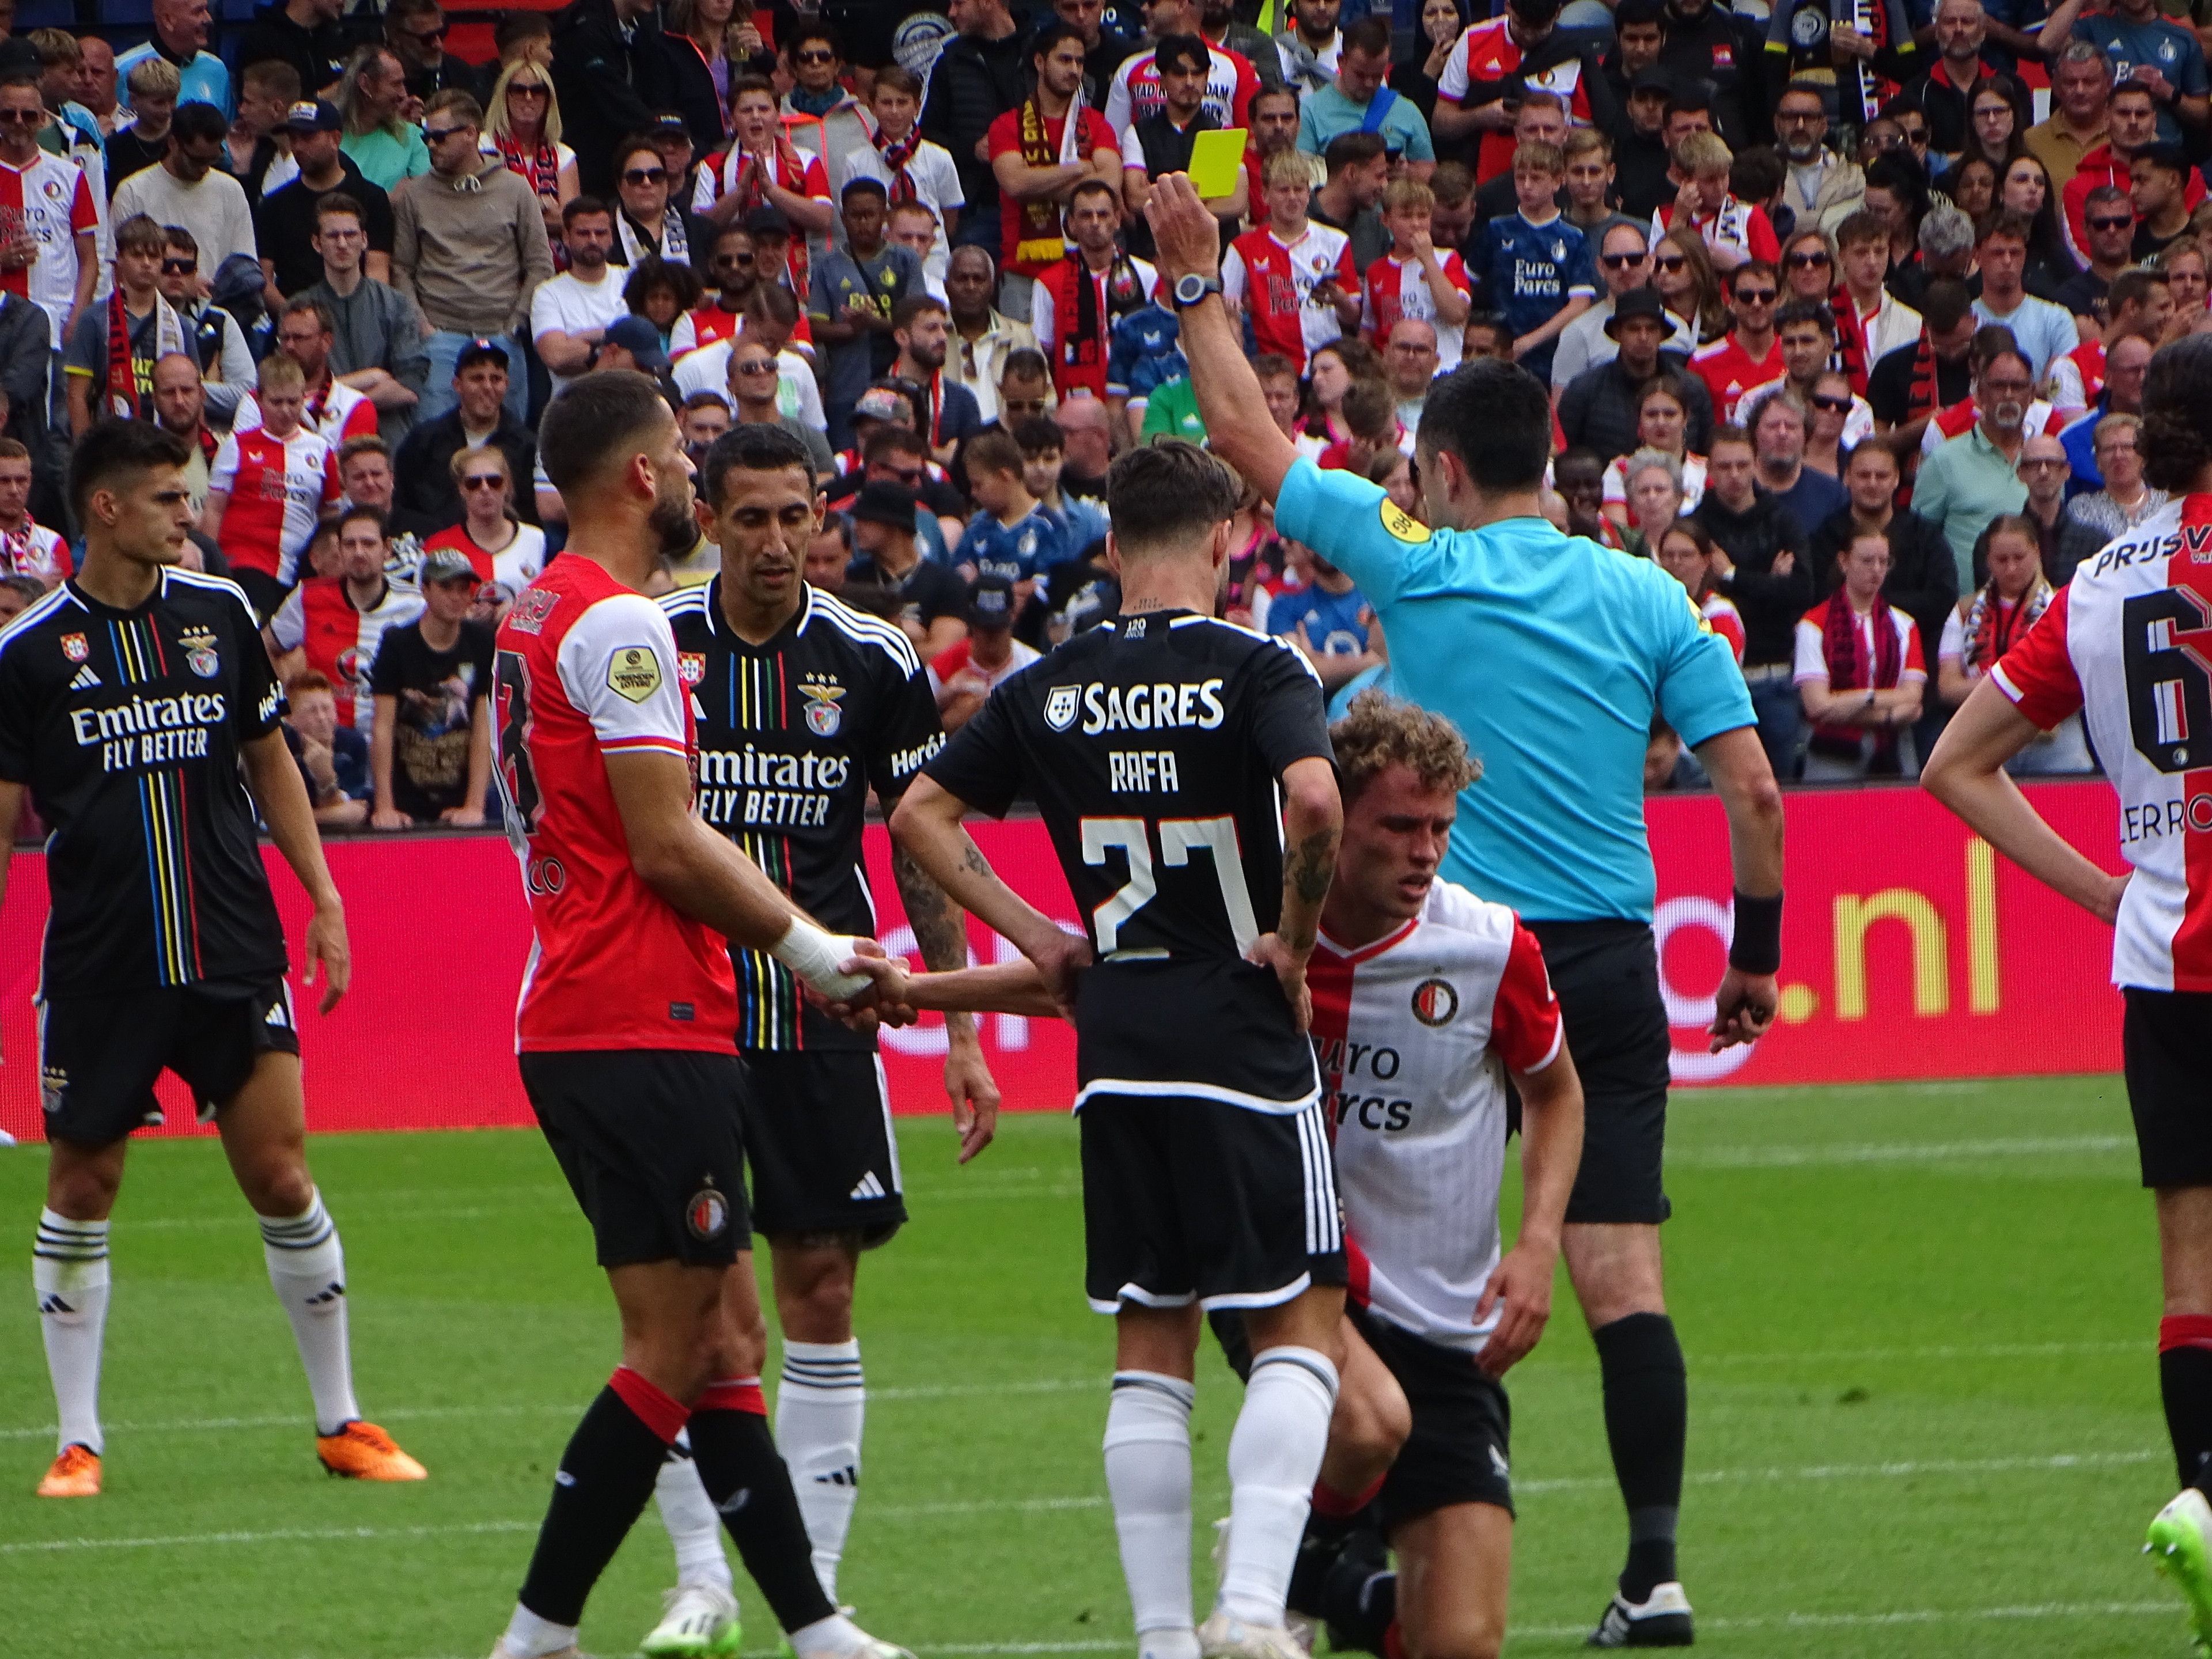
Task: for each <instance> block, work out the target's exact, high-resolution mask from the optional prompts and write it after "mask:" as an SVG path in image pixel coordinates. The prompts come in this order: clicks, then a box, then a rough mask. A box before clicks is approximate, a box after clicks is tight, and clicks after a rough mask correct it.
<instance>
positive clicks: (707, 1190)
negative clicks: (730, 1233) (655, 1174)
mask: <svg viewBox="0 0 2212 1659" xmlns="http://www.w3.org/2000/svg"><path fill="white" fill-rule="evenodd" d="M684 1225H685V1226H686V1227H688V1228H690V1231H691V1237H694V1238H696V1239H698V1240H700V1241H701V1242H702V1243H705V1242H707V1241H708V1240H712V1239H717V1238H720V1237H721V1236H722V1234H723V1232H724V1231H725V1230H726V1229H727V1228H728V1226H729V1225H730V1200H728V1199H726V1198H724V1197H723V1196H722V1195H721V1194H720V1193H718V1192H716V1191H715V1190H714V1188H712V1187H702V1188H700V1189H699V1190H698V1191H697V1192H696V1193H694V1194H692V1195H691V1201H690V1203H689V1204H687V1205H685V1206H684Z"/></svg>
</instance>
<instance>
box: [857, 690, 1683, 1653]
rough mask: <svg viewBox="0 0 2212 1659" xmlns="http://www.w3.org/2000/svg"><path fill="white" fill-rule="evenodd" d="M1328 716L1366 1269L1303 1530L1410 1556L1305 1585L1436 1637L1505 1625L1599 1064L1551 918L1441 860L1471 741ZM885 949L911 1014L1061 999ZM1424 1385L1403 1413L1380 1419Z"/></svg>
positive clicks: (1349, 1129)
mask: <svg viewBox="0 0 2212 1659" xmlns="http://www.w3.org/2000/svg"><path fill="white" fill-rule="evenodd" d="M1330 737H1331V738H1332V739H1333V740H1334V747H1335V751H1336V761H1337V766H1338V769H1339V775H1340V787H1341V789H1342V793H1343V798H1344V834H1343V839H1342V842H1341V844H1340V848H1339V850H1338V854H1337V860H1336V869H1335V875H1334V880H1333V881H1332V882H1331V884H1330V887H1329V892H1328V899H1327V901H1326V902H1325V903H1324V905H1323V908H1322V916H1321V929H1320V938H1319V939H1318V941H1317V943H1316V946H1315V950H1314V954H1313V957H1312V959H1311V961H1310V964H1309V966H1308V968H1307V983H1308V986H1309V987H1310V992H1311V994H1312V998H1313V1025H1312V1036H1313V1044H1314V1050H1315V1055H1316V1060H1318V1062H1319V1065H1320V1069H1321V1073H1322V1099H1323V1103H1324V1105H1325V1106H1326V1108H1327V1110H1328V1116H1329V1118H1330V1119H1331V1120H1332V1122H1333V1134H1334V1145H1335V1158H1336V1168H1337V1181H1338V1190H1339V1193H1340V1195H1341V1197H1342V1200H1343V1205H1344V1220H1345V1231H1346V1246H1347V1254H1348V1255H1349V1258H1350V1278H1351V1290H1350V1299H1349V1303H1348V1304H1347V1308H1346V1325H1347V1328H1346V1329H1345V1330H1344V1332H1343V1338H1344V1343H1345V1364H1344V1366H1343V1369H1342V1379H1343V1380H1342V1384H1341V1388H1340V1393H1339V1407H1338V1411H1337V1413H1336V1416H1335V1419H1334V1423H1333V1425H1332V1431H1331V1437H1330V1443H1329V1448H1328V1455H1327V1456H1326V1457H1325V1459H1324V1460H1323V1462H1322V1470H1321V1479H1320V1480H1319V1482H1318V1483H1317V1484H1316V1486H1315V1489H1314V1511H1313V1513H1314V1519H1313V1522H1311V1523H1310V1526H1309V1528H1308V1532H1307V1539H1308V1543H1307V1548H1308V1549H1309V1550H1311V1549H1314V1548H1316V1547H1321V1548H1324V1549H1327V1550H1330V1551H1332V1552H1333V1551H1334V1550H1335V1549H1337V1548H1340V1547H1341V1544H1342V1542H1343V1541H1344V1539H1345V1537H1346V1535H1347V1534H1348V1533H1349V1532H1350V1530H1351V1527H1350V1524H1349V1518H1350V1517H1352V1516H1359V1515H1361V1514H1362V1513H1364V1511H1365V1510H1367V1508H1368V1506H1369V1504H1370V1503H1378V1502H1379V1504H1380V1508H1381V1516H1382V1526H1383V1534H1384V1537H1385V1540H1386V1541H1387V1542H1388V1543H1389V1545H1390V1547H1391V1548H1392V1549H1393V1550H1394V1551H1395V1553H1396V1554H1397V1557H1398V1561H1399V1566H1400V1570H1401V1572H1402V1573H1403V1575H1404V1577H1402V1579H1401V1582H1400V1584H1399V1586H1398V1594H1397V1595H1395V1597H1382V1598H1377V1597H1376V1596H1374V1595H1371V1594H1370V1595H1363V1594H1361V1593H1360V1592H1361V1591H1363V1590H1364V1589H1366V1588H1367V1586H1366V1584H1365V1583H1364V1580H1363V1579H1361V1578H1360V1577H1359V1576H1358V1575H1352V1576H1351V1578H1350V1580H1349V1581H1347V1577H1346V1575H1341V1574H1329V1573H1327V1572H1322V1573H1316V1574H1313V1575H1312V1577H1313V1579H1314V1581H1315V1584H1314V1588H1315V1589H1316V1590H1318V1591H1320V1592H1321V1595H1320V1600H1319V1603H1318V1604H1317V1605H1313V1606H1298V1607H1297V1611H1298V1612H1301V1613H1306V1614H1309V1615H1310V1616H1312V1617H1315V1618H1317V1619H1323V1620H1327V1621H1328V1623H1329V1624H1330V1625H1331V1626H1334V1628H1336V1629H1338V1630H1340V1631H1342V1632H1346V1634H1347V1635H1351V1636H1352V1637H1353V1638H1355V1640H1354V1643H1353V1645H1356V1646H1358V1647H1361V1648H1364V1649H1367V1650H1371V1651H1373V1652H1376V1653H1395V1652H1400V1651H1403V1652H1407V1653H1421V1652H1433V1651H1437V1650H1439V1649H1440V1647H1441V1645H1442V1644H1443V1642H1444V1641H1445V1640H1447V1639H1448V1633H1449V1636H1450V1637H1461V1636H1464V1635H1466V1634H1468V1633H1472V1632H1479V1633H1480V1634H1479V1636H1478V1638H1477V1640H1476V1642H1475V1644H1474V1645H1475V1646H1476V1648H1477V1649H1478V1650H1494V1648H1495V1645H1496V1643H1497V1640H1498V1638H1499V1636H1500V1635H1502V1633H1503V1632H1504V1623H1505V1603H1506V1580H1507V1569H1508V1565H1509V1563H1510V1557H1511V1551H1512V1527H1513V1515H1512V1509H1511V1504H1512V1487H1511V1482H1510V1477H1509V1474H1508V1468H1509V1460H1510V1450H1511V1448H1510V1443H1509V1436H1508V1416H1509V1413H1508V1408H1507V1405H1506V1400H1505V1394H1504V1389H1502V1388H1501V1387H1500V1386H1499V1382H1498V1379H1499V1378H1501V1377H1502V1376H1504V1374H1505V1372H1506V1371H1507V1370H1509V1369H1510V1367H1511V1366H1512V1365H1514V1364H1516V1362H1518V1361H1519V1360H1520V1359H1522V1358H1523V1357H1525V1356H1526V1355H1527V1354H1528V1352H1529V1351H1530V1350H1531V1349H1532V1348H1534V1346H1535V1345H1536V1341H1537V1339H1538V1338H1539V1337H1541V1335H1542V1334H1543V1330H1544V1326H1545V1323H1546V1322H1547V1319H1548V1318H1549V1316H1550V1312H1551V1295H1552V1279H1553V1269H1554V1267H1556V1265H1557V1262H1558V1260H1559V1241H1560V1235H1561V1229H1562V1227H1563V1226H1564V1225H1565V1215H1566V1207H1567V1195H1568V1193H1569V1192H1570V1190H1571V1188H1572V1187H1573V1184H1574V1178H1575V1171H1576V1169H1577V1165H1578V1164H1579V1162H1580V1158H1581V1152H1582V1138H1583V1094H1582V1085H1581V1083H1580V1081H1579V1080H1578V1079H1577V1077H1576V1074H1575V1068H1574V1062H1573V1060H1572V1059H1571V1057H1570V1056H1569V1054H1567V1051H1566V1047H1565V1027H1564V1024H1563V1023H1562V1021H1561V1019H1560V1016H1559V1002H1558V1000H1557V999H1556V998H1554V997H1553V994H1552V987H1551V982H1550V980H1549V978H1548V976H1547V975H1546V973H1545V969H1544V959H1543V953H1542V952H1541V950H1540V949H1539V948H1538V947H1537V944H1536V941H1535V939H1534V936H1533V935H1532V934H1531V933H1529V932H1528V930H1527V929H1526V928H1524V927H1522V926H1521V924H1520V922H1519V921H1518V919H1517V918H1516V917H1515V915H1514V914H1513V913H1512V911H1510V910H1509V909H1507V908H1505V907H1504V906H1503V905H1499V904H1491V903H1486V902H1484V901H1482V900H1481V899H1479V898H1477V897H1476V896H1474V894H1472V893H1470V892H1468V891H1467V890H1465V889H1464V888H1462V887H1456V886H1454V885H1452V884H1450V883H1449V882H1443V881H1440V880H1438V879H1437V868H1438V866H1439V865H1440V864H1441V862H1442V860H1443V853H1444V848H1445V845H1446V842H1447V841H1448V840H1449V836H1450V834H1451V826H1452V820H1453V817H1454V815H1455V811H1456V798H1457V795H1458V792H1459V791H1460V790H1461V789H1462V788H1463V787H1466V785H1467V784H1468V783H1469V782H1471V781H1473V780H1474V778H1475V777H1476V776H1477V775H1479V773H1480V768H1479V767H1477V766H1476V765H1475V764H1474V762H1473V761H1472V759H1471V758H1470V757H1469V756H1468V750H1467V744H1466V742H1465V740H1464V739H1463V738H1461V736H1460V735H1459V733H1458V732H1456V731H1455V730H1454V729H1453V727H1452V726H1450V725H1449V722H1447V721H1445V720H1443V719H1441V718H1440V717H1438V716H1437V715H1434V714H1428V713H1426V712H1425V711H1423V710H1420V709H1418V708H1413V706H1412V705H1410V704H1407V703H1402V702H1394V701H1392V700H1390V699H1389V698H1387V697H1383V696H1379V695H1376V694H1372V693H1370V694H1369V695H1368V696H1363V697H1361V698H1359V699H1358V701H1356V702H1354V703H1353V705H1352V711H1351V713H1350V714H1347V715H1346V717H1345V718H1344V719H1343V720H1339V721H1338V722H1337V723H1336V724H1335V725H1334V726H1333V727H1331V728H1330ZM872 971H876V972H878V973H880V974H881V975H882V976H883V978H884V981H885V992H884V994H885V999H886V1000H887V1001H889V1002H890V1003H893V1004H895V1005H896V1006H897V1007H898V1008H899V1009H900V1011H901V1012H900V1013H899V1014H898V1016H897V1017H899V1018H903V1017H904V1015H905V1011H906V1010H909V1009H916V1008H924V1007H927V1008H940V1007H941V1008H950V1009H963V1008H964V1009H969V1010H971V1011H978V1012H980V1011H983V1010H988V1009H999V1010H1003V1011H1006V1012H1030V1013H1037V1012H1045V1011H1047V1010H1048V1009H1049V1008H1050V1007H1051V1003H1050V1000H1049V999H1048V998H1045V997H1044V995H1043V987H1042V982H1041V981H1038V979H1037V978H1036V972H1035V970H1034V969H1032V968H1030V965H1029V964H1028V963H1009V964H1006V965H1005V966H1003V967H995V968H984V969H969V970H966V971H964V972H962V973H957V974H931V975H915V976H913V977H910V978H909V977H907V976H905V975H904V974H903V972H902V970H901V969H898V968H897V966H896V964H890V963H886V964H884V967H883V968H882V969H873V970H872ZM1509 1077H1510V1079H1512V1081H1513V1084H1514V1086H1515V1087H1516V1090H1517V1091H1519V1093H1520V1096H1521V1110H1522V1121H1521V1137H1522V1140H1521V1170H1522V1195H1523V1196H1522V1210H1521V1221H1520V1230H1519V1234H1518V1237H1516V1240H1515V1242H1514V1244H1513V1247H1512V1249H1510V1250H1508V1249H1504V1248H1503V1245H1504V1240H1503V1238H1502V1237H1501V1234H1500V1231H1499V1218H1498V1201H1499V1195H1500V1190H1501V1188H1502V1185H1503V1182H1504V1159H1505V1145H1506V1110H1507V1105H1506V1092H1505V1083H1506V1079H1507V1078H1509ZM1408 1403H1410V1406H1411V1431H1410V1433H1409V1434H1408V1433H1406V1432H1404V1431H1402V1430H1400V1429H1397V1428H1395V1426H1391V1427H1384V1426H1383V1425H1386V1424H1389V1422H1390V1419H1393V1418H1394V1417H1395V1418H1397V1419H1399V1421H1401V1422H1402V1421H1403V1416H1402V1414H1403V1413H1406V1411H1407V1405H1408ZM1354 1425H1357V1426H1354ZM1401 1442H1402V1445H1403V1449H1402V1451H1401V1449H1400V1447H1401ZM1394 1460H1395V1461H1394ZM1306 1577H1307V1575H1306V1574H1305V1572H1304V1571H1301V1573H1300V1575H1299V1578H1300V1581H1301V1588H1304V1580H1305V1579H1306ZM1394 1605H1395V1618H1394V1617H1393V1616H1392V1614H1391V1613H1390V1612H1389V1611H1388V1610H1387V1609H1389V1607H1392V1606H1394ZM1684 1605H1685V1607H1686V1605H1687V1604H1686V1603H1685V1604H1684Z"/></svg>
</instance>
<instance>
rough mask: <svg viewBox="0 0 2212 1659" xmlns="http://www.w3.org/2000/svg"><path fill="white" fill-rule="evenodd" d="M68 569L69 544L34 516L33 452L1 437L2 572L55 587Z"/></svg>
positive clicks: (0, 538)
mask: <svg viewBox="0 0 2212 1659" xmlns="http://www.w3.org/2000/svg"><path fill="white" fill-rule="evenodd" d="M69 573H70V552H69V544H68V543H66V542H64V541H63V540H62V538H60V537H59V536H58V535H56V534H55V533H54V532H52V531H51V530H49V529H47V528H46V526H44V525H42V524H39V523H36V522H34V521H33V520H32V517H31V452H30V451H29V450H28V449H27V448H25V447H23V446H22V445H21V444H20V443H18V442H16V441H15V439H13V438H0V576H31V577H34V578H36V579H37V580H40V581H41V582H44V583H45V584H46V586H48V587H52V586H56V585H57V584H58V583H59V582H60V581H61V580H62V578H63V577H64V576H66V575H68V574H69Z"/></svg>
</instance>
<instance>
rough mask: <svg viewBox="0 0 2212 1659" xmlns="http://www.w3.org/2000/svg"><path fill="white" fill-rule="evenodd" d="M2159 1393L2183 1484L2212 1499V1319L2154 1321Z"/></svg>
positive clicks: (2181, 1316) (2185, 1316)
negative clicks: (2164, 1404)
mask: <svg viewBox="0 0 2212 1659" xmlns="http://www.w3.org/2000/svg"><path fill="white" fill-rule="evenodd" d="M2158 1392H2159V1397H2160V1399H2161V1400H2163V1401H2165V1402H2166V1434H2167V1436H2168V1437H2170V1438H2171V1439H2172V1442H2173V1464H2174V1468H2175V1471H2176V1472H2177V1473H2178V1474H2179V1475H2180V1477H2181V1484H2182V1485H2183V1486H2195V1487H2196V1488H2197V1490H2198V1491H2200V1492H2203V1493H2204V1494H2205V1495H2206V1496H2207V1497H2208V1498H2212V1318H2207V1317H2205V1316H2203V1315H2201V1314H2177V1315H2172V1316H2168V1317H2166V1318H2165V1319H2161V1320H2160V1321H2159V1322H2158Z"/></svg>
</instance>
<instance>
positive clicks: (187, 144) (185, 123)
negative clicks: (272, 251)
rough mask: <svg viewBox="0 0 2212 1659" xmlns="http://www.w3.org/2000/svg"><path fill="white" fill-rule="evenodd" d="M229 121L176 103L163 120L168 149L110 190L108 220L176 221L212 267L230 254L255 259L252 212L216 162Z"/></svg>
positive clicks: (234, 182)
mask: <svg viewBox="0 0 2212 1659" xmlns="http://www.w3.org/2000/svg"><path fill="white" fill-rule="evenodd" d="M229 134H230V124H229V123H228V121H226V120H224V119H223V118H222V116H221V115H220V114H218V113H217V112H216V110H215V108H214V107H213V106H211V105H208V104H180V105H179V106H178V107H177V114H176V118H175V119H174V120H173V121H172V122H170V124H169V148H168V152H167V154H166V155H163V156H162V158H161V165H160V166H159V167H148V168H147V169H146V170H145V171H144V172H143V173H133V174H132V175H131V177H130V178H128V179H125V180H124V181H123V182H122V184H121V185H118V187H117V188H116V191H115V200H114V202H113V203H112V204H111V205H110V208H109V215H110V217H111V220H112V222H114V223H116V224H118V225H119V224H121V223H122V222H124V221H125V219H128V218H130V217H131V216H133V215H134V214H140V213H143V214H144V215H145V216H147V217H148V218H149V219H151V220H152V221H153V222H155V224H157V225H182V226H183V227H184V228H185V229H186V230H189V231H190V232H191V234H192V235H193V236H194V237H195V238H196V239H197V240H198V242H199V245H200V258H201V259H202V260H203V261H204V263H205V264H206V265H207V267H208V269H209V270H210V271H212V270H215V269H216V268H217V267H218V266H220V265H221V264H222V262H223V261H224V260H225V259H228V258H230V257H231V255H233V254H234V253H243V254H245V255H246V258H249V259H253V258H258V251H257V248H256V245H255V243H254V240H253V210H252V207H251V206H249V205H248V204H247V203H246V190H245V187H244V186H243V185H240V183H239V182H238V180H237V179H234V178H232V177H231V176H230V175H229V174H228V173H225V172H224V171H222V167H220V166H219V165H217V164H218V163H219V162H220V161H221V160H222V153H223V140H224V139H225V138H227V137H228V136H229Z"/></svg>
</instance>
